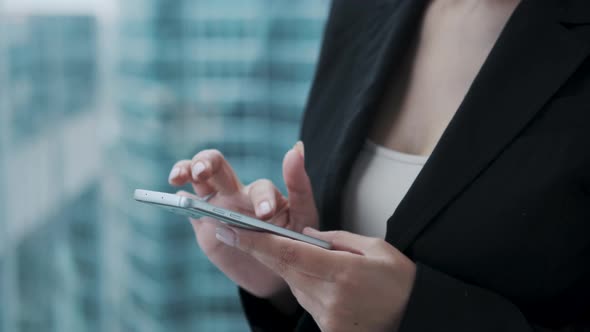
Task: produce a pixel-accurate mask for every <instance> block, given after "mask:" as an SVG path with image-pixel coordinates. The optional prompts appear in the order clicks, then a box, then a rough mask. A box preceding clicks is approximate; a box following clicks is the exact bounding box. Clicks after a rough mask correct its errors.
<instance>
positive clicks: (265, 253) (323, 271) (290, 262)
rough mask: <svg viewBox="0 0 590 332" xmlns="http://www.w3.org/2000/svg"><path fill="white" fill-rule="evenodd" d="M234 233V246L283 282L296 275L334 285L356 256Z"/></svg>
mask: <svg viewBox="0 0 590 332" xmlns="http://www.w3.org/2000/svg"><path fill="white" fill-rule="evenodd" d="M233 231H234V232H235V233H236V241H235V242H236V243H235V244H236V246H237V247H238V248H239V249H240V250H242V251H244V252H246V253H248V254H250V255H252V256H253V257H254V258H256V259H257V260H259V261H260V262H261V263H263V264H264V265H266V266H267V267H268V268H270V269H271V270H273V271H274V272H276V273H277V274H279V275H280V276H282V277H283V278H288V277H289V276H290V275H291V274H292V273H293V272H297V273H303V274H306V275H308V276H312V277H316V278H319V279H323V280H327V281H333V280H334V277H335V275H337V274H338V273H339V272H340V271H341V270H342V267H343V265H346V261H347V260H349V259H352V256H353V255H352V254H350V253H347V252H341V251H330V250H326V249H323V248H320V247H317V246H314V245H311V244H308V243H305V242H301V241H297V240H292V239H289V238H286V237H282V236H278V235H274V234H270V233H264V232H253V231H247V230H243V229H233ZM343 263H344V264H343Z"/></svg>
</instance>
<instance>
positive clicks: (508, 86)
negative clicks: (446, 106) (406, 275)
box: [386, 0, 590, 250]
mask: <svg viewBox="0 0 590 332" xmlns="http://www.w3.org/2000/svg"><path fill="white" fill-rule="evenodd" d="M560 6H561V4H560V2H559V1H557V0H524V1H523V2H522V3H521V4H520V5H519V7H518V8H517V9H516V11H515V12H514V14H513V15H512V17H511V18H510V20H509V22H508V23H507V25H506V27H505V29H504V31H503V32H502V34H501V36H500V38H499V39H498V41H497V43H496V45H495V46H494V49H493V50H492V52H491V54H490V56H489V57H488V59H487V60H486V62H485V64H484V66H483V67H482V69H481V71H480V72H479V74H478V76H477V77H476V79H475V81H474V82H473V84H472V86H471V88H470V90H469V92H468V93H467V96H466V97H465V99H464V101H463V103H462V105H461V106H460V108H459V109H458V111H457V113H456V114H455V116H454V118H453V119H452V121H451V122H450V124H449V126H448V127H447V129H446V131H445V132H444V134H443V136H442V138H441V139H440V141H439V143H438V145H437V146H436V148H435V150H434V152H433V153H432V155H431V157H430V158H429V160H428V162H427V163H426V165H425V166H424V168H423V170H422V172H421V173H420V175H419V176H418V178H417V179H416V181H415V182H414V184H413V186H412V187H411V188H410V191H409V192H408V194H407V195H406V197H405V198H404V200H403V201H402V202H401V204H400V205H399V207H398V208H397V210H396V212H395V213H394V215H393V216H392V217H391V218H390V219H389V221H388V226H387V236H386V239H387V240H388V241H389V242H390V243H392V244H393V245H395V246H396V247H398V249H400V250H406V249H407V248H408V247H409V246H410V245H411V243H412V242H413V241H414V239H415V238H416V237H417V236H418V235H419V234H420V232H421V231H423V230H424V228H425V227H426V226H428V224H429V223H431V222H432V221H433V220H435V218H436V216H437V215H438V214H439V213H440V212H441V211H442V210H443V209H444V208H445V206H447V205H448V204H450V203H451V202H452V201H453V199H454V198H455V197H457V196H458V195H459V194H461V192H462V191H463V190H465V188H466V187H467V186H468V185H469V184H470V183H471V182H472V181H473V180H474V179H475V178H476V177H477V176H478V175H479V174H480V173H482V172H483V171H485V169H486V168H487V167H489V165H490V164H491V163H492V162H493V161H494V159H495V158H496V157H497V156H498V155H499V154H500V153H501V152H502V150H503V149H504V148H505V147H506V146H507V145H508V144H510V142H511V141H512V140H513V139H514V138H515V137H516V136H517V135H518V134H519V133H520V132H521V131H522V130H523V129H524V128H525V126H526V125H527V124H528V123H529V122H530V121H531V119H532V118H533V117H534V115H535V114H536V112H537V111H539V110H540V109H541V108H542V107H543V105H544V104H545V103H546V102H547V101H548V100H549V99H550V98H551V97H552V95H554V94H555V93H556V92H557V90H558V89H559V88H560V86H561V85H563V83H564V82H565V81H566V80H567V78H568V77H569V76H570V75H571V74H572V73H573V72H574V71H575V70H576V68H577V67H578V66H579V65H580V64H581V63H582V61H583V60H584V59H585V58H586V57H587V56H588V55H589V51H590V49H589V47H588V45H589V43H587V42H585V41H583V40H582V39H580V38H579V36H576V34H575V33H573V31H570V30H568V29H567V28H566V27H564V25H563V24H561V22H563V21H562V20H561V18H560V17H559V16H558V15H559V14H560V13H563V12H564V11H563V10H562V9H563V8H561V7H560Z"/></svg>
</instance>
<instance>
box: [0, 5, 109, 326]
mask: <svg viewBox="0 0 590 332" xmlns="http://www.w3.org/2000/svg"><path fill="white" fill-rule="evenodd" d="M0 17H1V18H0V84H1V87H0V90H1V92H0V99H1V100H2V101H1V102H0V181H1V183H2V185H1V186H0V187H1V188H0V201H2V204H1V205H0V210H1V212H0V226H1V227H0V234H1V235H0V262H1V263H0V264H1V265H2V266H1V269H0V294H1V296H0V298H1V300H0V301H2V303H1V306H0V331H6V332H12V331H54V330H55V331H98V330H99V329H98V326H99V325H98V320H99V309H98V308H99V294H100V287H99V286H98V279H97V278H96V276H97V273H96V271H97V270H98V264H99V262H100V257H99V256H98V246H99V241H98V235H97V234H98V232H97V225H98V223H97V221H98V216H99V214H98V213H97V211H98V209H97V204H98V201H97V197H98V188H99V175H100V172H99V171H98V169H99V157H98V153H97V151H98V150H100V149H99V146H97V144H96V139H95V137H94V136H93V133H94V130H93V129H94V128H95V125H94V122H95V119H96V115H97V109H96V100H97V61H98V60H97V44H96V36H97V31H96V21H95V18H94V17H92V16H86V15H68V16H62V15H40V14H35V15H32V14H26V13H23V14H11V15H6V14H5V15H2V16H0ZM91 327H92V328H91Z"/></svg>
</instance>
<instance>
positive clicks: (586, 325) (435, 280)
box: [397, 263, 590, 332]
mask: <svg viewBox="0 0 590 332" xmlns="http://www.w3.org/2000/svg"><path fill="white" fill-rule="evenodd" d="M416 265H417V270H416V280H415V282H414V288H413V290H412V294H411V296H410V300H409V302H408V306H407V308H406V312H405V315H404V317H403V319H402V322H401V325H400V328H399V330H398V331H397V332H416V331H435V330H436V331H452V332H473V331H478V332H497V331H503V332H589V331H590V312H589V313H587V315H586V316H584V318H580V321H578V322H571V323H569V324H566V326H562V327H559V328H554V329H551V328H546V327H541V326H538V325H535V323H534V322H529V321H528V320H527V319H526V317H525V316H524V315H523V314H522V313H521V312H520V310H519V309H518V308H517V307H516V305H514V304H513V303H511V302H510V301H508V300H507V299H505V298H503V297H502V296H499V295H498V294H495V293H493V292H490V291H488V290H485V289H482V288H480V287H477V286H473V285H469V284H467V283H464V282H462V281H460V280H457V279H455V278H452V277H451V276H448V275H446V274H444V273H442V272H439V271H436V270H434V269H432V268H429V267H428V266H425V265H423V264H420V263H417V264H416Z"/></svg>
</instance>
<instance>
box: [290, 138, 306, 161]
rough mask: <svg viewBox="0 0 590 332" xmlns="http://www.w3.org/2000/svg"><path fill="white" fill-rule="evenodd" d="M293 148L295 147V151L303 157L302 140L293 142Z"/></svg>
mask: <svg viewBox="0 0 590 332" xmlns="http://www.w3.org/2000/svg"><path fill="white" fill-rule="evenodd" d="M293 148H294V149H295V151H297V152H299V154H300V155H301V158H305V148H304V146H303V142H302V141H298V142H297V143H295V146H294V147H293Z"/></svg>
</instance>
